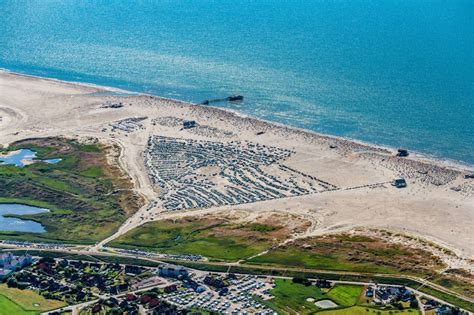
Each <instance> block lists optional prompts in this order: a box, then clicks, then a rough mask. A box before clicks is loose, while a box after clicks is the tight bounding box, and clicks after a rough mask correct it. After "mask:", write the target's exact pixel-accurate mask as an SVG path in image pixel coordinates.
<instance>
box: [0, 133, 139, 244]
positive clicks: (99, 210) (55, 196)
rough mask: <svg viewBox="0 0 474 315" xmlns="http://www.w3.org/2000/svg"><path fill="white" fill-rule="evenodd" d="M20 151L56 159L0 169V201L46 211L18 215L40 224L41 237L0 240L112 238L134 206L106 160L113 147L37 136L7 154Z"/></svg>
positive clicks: (125, 181)
mask: <svg viewBox="0 0 474 315" xmlns="http://www.w3.org/2000/svg"><path fill="white" fill-rule="evenodd" d="M26 148H28V149H31V150H34V151H36V152H37V157H38V158H39V159H41V160H42V159H52V158H61V161H60V162H59V163H57V164H47V163H41V162H39V163H34V164H31V165H27V166H25V167H22V168H20V167H15V166H12V165H0V196H1V198H0V202H3V203H5V202H7V203H22V204H27V205H32V206H40V207H42V208H47V209H49V210H50V212H48V213H41V214H35V215H28V216H21V218H25V219H30V220H34V221H37V222H39V223H41V224H42V225H43V226H44V227H45V229H46V233H16V232H0V239H19V240H38V241H61V242H76V243H93V242H95V241H97V240H101V239H104V238H106V237H107V236H108V235H110V234H112V233H113V232H114V231H115V230H116V229H117V228H118V227H119V226H120V224H121V223H122V222H123V221H125V220H126V218H127V217H128V216H130V215H131V214H132V213H133V212H135V211H136V210H137V209H138V208H139V207H140V205H141V199H140V197H138V196H137V195H136V194H135V193H134V192H133V191H132V190H131V188H132V184H131V181H130V179H129V178H127V177H126V176H124V174H123V173H122V171H121V170H120V168H119V167H118V166H117V165H111V164H110V162H109V160H108V159H107V156H106V155H107V152H110V151H111V150H113V149H114V148H113V147H107V146H104V145H100V144H81V143H78V142H76V141H73V140H69V139H62V138H39V139H29V140H23V141H20V142H16V143H14V144H12V145H11V146H10V147H9V150H18V149H26ZM18 217H20V216H18Z"/></svg>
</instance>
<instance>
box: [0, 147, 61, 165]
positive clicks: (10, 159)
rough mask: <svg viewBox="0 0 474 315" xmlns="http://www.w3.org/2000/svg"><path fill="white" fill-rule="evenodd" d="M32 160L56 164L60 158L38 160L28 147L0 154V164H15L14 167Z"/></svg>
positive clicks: (29, 162)
mask: <svg viewBox="0 0 474 315" xmlns="http://www.w3.org/2000/svg"><path fill="white" fill-rule="evenodd" d="M33 161H41V162H44V163H48V164H57V163H59V162H61V159H49V160H38V159H37V158H36V152H35V151H31V150H29V149H21V150H18V151H17V152H11V153H10V154H8V155H0V165H15V166H16V167H24V166H25V165H28V164H31V162H33Z"/></svg>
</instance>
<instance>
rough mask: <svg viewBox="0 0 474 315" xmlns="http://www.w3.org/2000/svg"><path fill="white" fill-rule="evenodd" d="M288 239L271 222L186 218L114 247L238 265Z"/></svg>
mask: <svg viewBox="0 0 474 315" xmlns="http://www.w3.org/2000/svg"><path fill="white" fill-rule="evenodd" d="M287 236H288V235H287V231H285V230H284V228H282V227H280V226H278V225H274V224H272V225H270V224H269V223H268V222H267V223H248V224H238V223H233V222H232V221H230V220H227V219H225V218H224V219H223V218H219V219H217V218H213V217H207V218H193V217H186V218H183V219H180V220H176V221H175V220H161V221H156V222H151V223H147V224H144V225H143V226H140V227H138V228H136V229H134V230H132V231H130V232H128V233H126V234H125V235H123V236H121V237H119V238H118V239H116V240H114V241H113V242H111V243H110V245H111V246H113V247H122V248H140V249H145V250H150V251H158V252H161V253H170V254H196V255H202V256H205V257H208V258H209V259H211V260H223V261H237V260H240V259H243V258H247V257H250V256H252V255H255V254H257V253H260V252H262V251H264V250H266V249H269V248H270V247H272V246H273V245H274V244H275V242H277V241H278V240H281V239H282V238H285V237H287Z"/></svg>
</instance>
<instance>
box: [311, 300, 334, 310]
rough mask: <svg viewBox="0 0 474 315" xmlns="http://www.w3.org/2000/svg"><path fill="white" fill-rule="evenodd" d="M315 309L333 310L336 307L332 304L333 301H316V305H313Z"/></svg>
mask: <svg viewBox="0 0 474 315" xmlns="http://www.w3.org/2000/svg"><path fill="white" fill-rule="evenodd" d="M314 304H315V305H316V306H317V307H319V308H323V309H324V308H334V307H337V306H338V305H337V304H336V303H334V302H333V301H331V300H321V301H317V302H316V303H314Z"/></svg>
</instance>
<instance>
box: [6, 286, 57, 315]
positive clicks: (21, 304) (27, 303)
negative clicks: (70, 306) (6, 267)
mask: <svg viewBox="0 0 474 315" xmlns="http://www.w3.org/2000/svg"><path fill="white" fill-rule="evenodd" d="M64 305H65V304H64V302H60V301H55V300H47V299H45V298H44V297H42V296H41V295H38V294H37V293H35V292H33V291H31V290H19V289H14V288H8V287H7V286H6V285H4V284H2V285H0V315H20V314H31V315H33V314H40V313H42V312H45V311H48V310H52V309H56V308H59V307H62V306H64Z"/></svg>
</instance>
